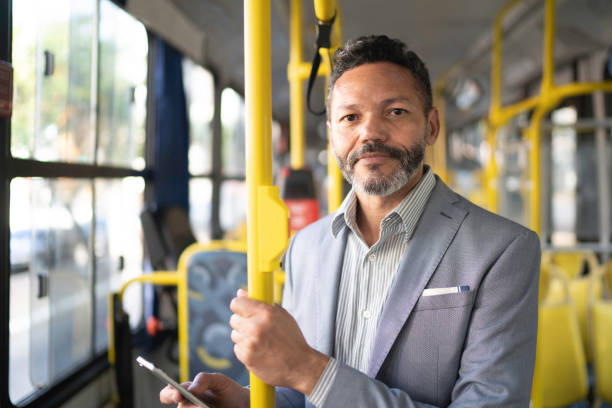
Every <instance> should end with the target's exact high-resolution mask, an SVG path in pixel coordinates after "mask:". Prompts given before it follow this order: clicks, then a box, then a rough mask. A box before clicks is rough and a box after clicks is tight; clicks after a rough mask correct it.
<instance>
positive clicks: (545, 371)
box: [541, 268, 589, 407]
mask: <svg viewBox="0 0 612 408" xmlns="http://www.w3.org/2000/svg"><path fill="white" fill-rule="evenodd" d="M550 274H551V276H550V279H551V284H552V282H553V281H561V283H562V287H561V288H562V292H563V293H564V296H563V298H562V299H561V300H560V301H556V300H555V301H551V300H550V299H546V300H545V301H544V302H543V303H542V316H541V318H542V322H541V325H542V326H541V327H542V342H543V348H542V360H541V361H542V363H541V367H542V399H543V406H546V407H563V406H566V405H570V404H572V403H576V402H579V401H582V400H585V399H586V397H587V394H588V391H589V387H588V379H587V369H586V359H585V355H584V349H583V347H582V340H581V337H580V328H579V326H578V321H577V317H576V312H575V310H574V307H573V306H572V303H571V300H570V295H569V287H568V284H567V277H566V276H564V275H563V274H562V273H561V272H556V269H553V268H551V272H550Z"/></svg>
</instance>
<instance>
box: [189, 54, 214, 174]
mask: <svg viewBox="0 0 612 408" xmlns="http://www.w3.org/2000/svg"><path fill="white" fill-rule="evenodd" d="M183 83H184V84H185V97H186V99H187V115H188V117H189V138H190V141H189V173H190V174H191V175H192V176H200V175H205V174H209V173H210V172H211V171H212V137H213V133H212V121H213V115H214V113H215V82H214V78H213V76H212V74H211V73H210V72H209V71H207V70H206V69H204V68H202V67H201V66H199V65H196V64H194V63H193V62H192V61H191V60H190V59H188V58H184V59H183Z"/></svg>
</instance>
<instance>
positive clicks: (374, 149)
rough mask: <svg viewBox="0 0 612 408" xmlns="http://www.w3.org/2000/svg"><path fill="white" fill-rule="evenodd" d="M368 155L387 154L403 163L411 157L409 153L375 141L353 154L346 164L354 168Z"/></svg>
mask: <svg viewBox="0 0 612 408" xmlns="http://www.w3.org/2000/svg"><path fill="white" fill-rule="evenodd" d="M367 153H385V154H386V155H388V156H389V157H391V158H393V159H397V160H399V161H401V162H403V161H405V160H406V158H407V156H409V154H408V152H407V151H403V150H400V149H397V148H395V147H391V146H387V145H386V144H384V143H383V142H380V141H375V142H373V143H367V144H365V145H363V146H362V147H361V148H360V149H359V150H355V151H354V152H351V153H350V154H349V155H348V157H347V158H346V162H347V164H348V165H349V167H350V168H352V167H353V166H355V164H356V163H357V162H358V161H359V159H361V158H362V157H363V155H364V154H367Z"/></svg>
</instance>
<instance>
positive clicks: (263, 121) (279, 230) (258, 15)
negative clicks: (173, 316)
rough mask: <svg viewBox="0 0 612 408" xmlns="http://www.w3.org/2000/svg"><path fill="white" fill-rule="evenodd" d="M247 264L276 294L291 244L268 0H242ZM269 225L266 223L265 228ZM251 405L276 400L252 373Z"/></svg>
mask: <svg viewBox="0 0 612 408" xmlns="http://www.w3.org/2000/svg"><path fill="white" fill-rule="evenodd" d="M244 56H245V61H244V67H245V101H246V126H245V128H246V129H245V130H246V131H245V138H246V169H247V174H246V182H247V193H248V212H247V251H248V259H247V267H248V289H249V296H250V297H252V298H253V299H257V300H260V301H263V302H266V303H272V302H273V300H274V289H273V288H274V286H273V276H274V275H273V272H274V270H276V269H278V268H279V267H280V257H281V256H282V253H283V251H284V249H285V247H286V244H287V236H288V212H287V207H285V205H284V204H283V202H282V200H281V199H280V197H279V192H278V187H275V186H273V185H272V146H271V139H270V134H271V125H272V96H271V53H270V1H269V0H245V1H244ZM264 226H265V228H264ZM250 385H251V406H252V407H255V408H264V407H268V408H271V407H273V406H274V405H275V394H274V388H273V387H271V386H269V385H267V384H265V383H264V382H263V381H262V380H260V379H259V378H257V377H256V376H255V375H254V374H253V373H251V375H250Z"/></svg>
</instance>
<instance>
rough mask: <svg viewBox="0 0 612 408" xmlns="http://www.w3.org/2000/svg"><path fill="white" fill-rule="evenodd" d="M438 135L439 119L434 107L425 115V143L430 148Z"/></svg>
mask: <svg viewBox="0 0 612 408" xmlns="http://www.w3.org/2000/svg"><path fill="white" fill-rule="evenodd" d="M439 133H440V117H439V115H438V110H437V109H436V108H435V107H434V108H431V109H430V110H429V113H427V135H425V143H427V145H429V146H431V145H433V144H434V143H435V142H436V140H437V139H438V134H439Z"/></svg>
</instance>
